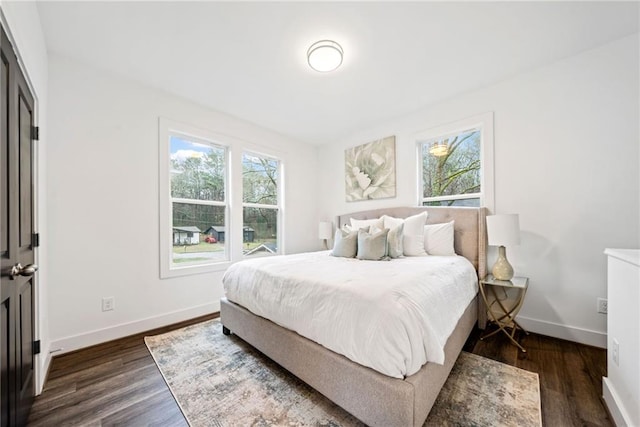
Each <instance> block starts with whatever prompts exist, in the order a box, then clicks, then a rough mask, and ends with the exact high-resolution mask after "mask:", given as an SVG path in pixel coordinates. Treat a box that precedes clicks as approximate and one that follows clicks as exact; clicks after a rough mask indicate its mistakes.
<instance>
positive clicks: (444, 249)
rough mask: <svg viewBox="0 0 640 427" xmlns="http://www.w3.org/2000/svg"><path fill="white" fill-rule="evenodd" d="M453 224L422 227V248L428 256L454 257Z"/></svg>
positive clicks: (446, 223)
mask: <svg viewBox="0 0 640 427" xmlns="http://www.w3.org/2000/svg"><path fill="white" fill-rule="evenodd" d="M453 223H454V221H451V222H445V223H442V224H429V225H425V226H424V248H425V250H426V251H427V253H428V254H429V255H455V254H456V252H455V250H454V249H453Z"/></svg>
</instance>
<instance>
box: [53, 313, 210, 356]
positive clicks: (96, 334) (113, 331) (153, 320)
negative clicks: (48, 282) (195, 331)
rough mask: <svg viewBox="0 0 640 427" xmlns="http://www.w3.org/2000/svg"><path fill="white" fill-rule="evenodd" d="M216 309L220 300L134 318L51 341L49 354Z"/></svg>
mask: <svg viewBox="0 0 640 427" xmlns="http://www.w3.org/2000/svg"><path fill="white" fill-rule="evenodd" d="M218 311H220V301H215V302H211V303H207V304H203V305H199V306H196V307H190V308H187V309H184V310H178V311H173V312H170V313H164V314H161V315H158V316H154V317H148V318H146V319H140V320H135V321H133V322H128V323H122V324H120V325H115V326H111V327H108V328H104V329H97V330H94V331H90V332H86V333H83V334H79V335H73V336H70V337H65V338H60V339H57V340H54V341H52V342H51V345H50V347H49V348H50V352H49V354H50V355H51V354H52V355H54V356H55V355H58V354H64V353H68V352H70V351H74V350H79V349H81V348H85V347H90V346H92V345H96V344H100V343H103V342H107V341H112V340H115V339H118V338H123V337H126V336H129V335H134V334H139V333H141V332H145V331H149V330H151V329H155V328H160V327H163V326H167V325H171V324H173V323H178V322H182V321H184V320H189V319H193V318H194V317H199V316H204V315H206V314H211V313H215V312H218Z"/></svg>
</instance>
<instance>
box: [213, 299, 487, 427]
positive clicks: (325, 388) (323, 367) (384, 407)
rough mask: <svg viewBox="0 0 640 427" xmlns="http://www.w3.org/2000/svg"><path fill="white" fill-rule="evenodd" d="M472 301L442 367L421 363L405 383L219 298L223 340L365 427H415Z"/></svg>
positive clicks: (467, 321)
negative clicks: (240, 343)
mask: <svg viewBox="0 0 640 427" xmlns="http://www.w3.org/2000/svg"><path fill="white" fill-rule="evenodd" d="M477 299H478V298H477V296H476V298H475V299H474V300H473V301H471V303H470V304H469V305H468V306H467V308H466V310H465V312H464V314H463V315H462V317H461V318H460V320H459V321H458V324H457V326H456V328H455V330H454V331H453V333H452V334H451V336H450V337H449V339H448V340H447V344H446V346H445V363H444V365H438V364H435V363H427V364H425V365H424V366H423V367H422V368H421V369H420V370H419V371H418V372H417V373H415V374H413V375H411V376H410V377H406V378H405V379H398V378H391V377H388V376H386V375H383V374H381V373H379V372H377V371H374V370H373V369H370V368H366V367H364V366H362V365H359V364H357V363H355V362H352V361H351V360H349V359H347V358H346V357H344V356H342V355H339V354H337V353H334V352H332V351H331V350H328V349H327V348H325V347H323V346H321V345H319V344H317V343H315V342H313V341H311V340H308V339H306V338H304V337H302V336H301V335H298V334H297V333H295V332H293V331H291V330H289V329H286V328H283V327H281V326H278V325H276V324H275V323H273V322H271V321H269V320H267V319H265V318H262V317H260V316H256V315H255V314H253V313H251V312H250V311H248V310H246V309H245V308H243V307H241V306H239V305H237V304H234V303H233V302H230V301H228V300H227V299H226V298H222V300H221V301H220V304H221V306H220V315H221V319H222V321H223V322H224V326H223V333H225V335H226V334H227V333H228V332H230V331H233V333H234V334H236V335H237V336H238V337H240V338H242V339H243V340H244V341H246V342H247V343H249V344H251V345H252V346H253V347H255V348H256V349H257V350H259V351H260V352H262V353H264V354H265V355H267V356H268V357H269V358H271V359H272V360H273V361H275V362H276V363H277V364H279V365H280V366H282V367H283V368H285V369H287V370H288V371H289V372H291V373H292V374H293V375H295V376H296V377H298V378H300V379H301V380H302V381H304V382H305V383H307V384H308V385H310V386H311V387H313V388H314V389H315V390H317V391H318V392H320V393H322V394H323V395H324V396H326V397H327V398H328V399H330V400H331V401H333V402H334V403H335V404H337V405H338V406H340V407H342V408H344V409H345V410H346V411H348V412H350V413H351V414H352V415H354V416H355V417H356V418H358V419H360V420H361V421H362V422H364V423H365V424H367V425H369V426H385V427H393V426H398V427H400V426H402V427H407V426H415V427H419V426H422V425H423V424H424V421H425V420H426V419H427V416H428V415H429V411H430V410H431V407H432V406H433V404H434V402H435V400H436V397H437V396H438V393H439V392H440V389H441V388H442V385H443V384H444V383H445V381H446V379H447V377H448V376H449V372H450V371H451V368H452V367H453V364H454V363H455V361H456V359H457V357H458V354H459V353H460V351H461V350H462V347H463V345H464V343H465V341H466V340H467V338H468V336H469V334H470V333H471V331H472V330H473V327H474V325H475V324H476V321H477V314H478V312H477V307H478V302H477V301H476V300H477Z"/></svg>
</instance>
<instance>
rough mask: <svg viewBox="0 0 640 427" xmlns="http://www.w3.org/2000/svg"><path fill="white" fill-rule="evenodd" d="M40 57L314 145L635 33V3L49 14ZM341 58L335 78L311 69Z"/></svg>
mask: <svg viewBox="0 0 640 427" xmlns="http://www.w3.org/2000/svg"><path fill="white" fill-rule="evenodd" d="M38 9H39V13H40V19H41V21H42V26H43V30H44V34H45V38H46V43H47V48H48V50H49V52H54V53H58V54H62V55H64V56H67V57H71V58H74V59H77V60H80V61H82V62H85V63H88V64H91V65H93V66H95V67H99V68H102V69H106V70H109V71H112V72H115V73H117V74H119V75H122V76H126V77H128V78H131V79H134V80H136V81H139V82H142V83H144V84H146V85H150V86H153V87H157V88H161V89H163V90H165V91H168V92H170V93H173V94H175V95H178V96H181V97H184V98H187V99H190V100H193V101H195V102H197V103H199V104H202V105H205V106H208V107H210V108H212V109H214V110H217V111H221V112H224V113H227V114H231V115H233V116H237V117H240V118H242V119H245V120H248V121H251V122H254V123H256V124H258V125H261V126H263V127H266V128H269V129H272V130H275V131H277V132H279V133H281V134H284V135H287V136H290V137H292V138H295V139H297V140H299V141H303V142H308V143H313V144H322V143H330V142H333V141H336V140H340V139H343V138H346V137H348V136H349V135H350V134H352V133H354V132H357V131H359V130H362V129H366V128H367V127H370V126H372V125H374V124H376V123H378V122H380V121H382V120H388V119H391V118H394V117H399V116H403V115H406V114H409V113H411V112H414V111H416V110H418V109H420V108H423V107H427V106H429V105H433V104H435V103H437V102H439V101H442V100H444V99H447V98H451V97H453V96H455V95H457V94H460V93H463V92H466V91H469V90H473V89H476V88H480V87H484V86H487V85H490V84H492V83H495V82H498V81H500V80H503V79H505V78H509V77H511V76H513V75H515V74H518V73H522V72H525V71H527V70H531V69H533V68H536V67H539V66H542V65H545V64H548V63H550V62H553V61H556V60H558V59H561V58H564V57H567V56H571V55H574V54H576V53H578V52H581V51H584V50H587V49H590V48H593V47H596V46H600V45H602V44H605V43H607V42H610V41H613V40H616V39H618V38H621V37H624V36H627V35H630V34H633V33H637V32H638V15H639V12H638V11H639V4H638V3H636V2H626V3H614V2H566V3H559V2H491V3H489V2H486V3H485V2H466V3H456V2H419V3H400V2H373V3H364V2H355V3H346V2H331V3H330V2H296V3H268V2H257V3H246V2H221V3H215V2H149V1H147V2H55V1H47V2H41V3H39V4H38ZM325 38H329V39H333V40H335V41H337V42H339V43H340V44H341V45H342V47H343V49H344V62H343V64H342V66H341V68H339V69H338V70H337V71H336V72H333V73H325V74H321V73H317V72H315V71H313V70H312V69H311V68H310V67H309V66H308V64H307V63H306V50H307V49H308V47H309V46H310V45H311V44H312V43H313V42H315V41H317V40H321V39H325Z"/></svg>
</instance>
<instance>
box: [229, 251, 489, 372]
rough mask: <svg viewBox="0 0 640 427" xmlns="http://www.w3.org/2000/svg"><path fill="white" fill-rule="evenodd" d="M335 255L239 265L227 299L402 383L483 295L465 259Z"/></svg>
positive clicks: (436, 352) (432, 358) (440, 349)
mask: <svg viewBox="0 0 640 427" xmlns="http://www.w3.org/2000/svg"><path fill="white" fill-rule="evenodd" d="M329 254H330V251H322V252H311V253H303V254H296V255H284V256H274V257H264V258H256V259H250V260H245V261H241V262H239V263H236V264H234V265H232V266H231V267H230V268H229V269H228V270H227V272H226V273H225V275H224V278H223V284H224V289H225V294H226V296H227V298H228V299H229V300H230V301H232V302H234V303H236V304H239V305H241V306H243V307H245V308H246V309H248V310H249V311H251V312H253V313H254V314H256V315H258V316H262V317H265V318H267V319H269V320H271V321H272V322H274V323H276V324H278V325H280V326H283V327H285V328H287V329H290V330H293V331H295V332H297V333H298V334H300V335H302V336H304V337H306V338H308V339H311V340H313V341H315V342H317V343H319V344H321V345H323V346H324V347H326V348H328V349H330V350H332V351H334V352H336V353H339V354H342V355H344V356H346V357H347V358H349V359H351V360H352V361H354V362H356V363H359V364H361V365H364V366H367V367H370V368H372V369H375V370H376V371H378V372H381V373H383V374H385V375H388V376H391V377H395V378H403V377H405V376H409V375H412V374H414V373H415V372H417V371H418V370H419V369H420V367H421V366H422V365H424V364H425V363H426V362H427V361H429V362H434V363H439V364H442V363H443V362H444V346H445V344H446V342H447V339H448V337H449V335H451V333H452V332H453V330H454V328H455V326H456V324H457V322H458V320H459V319H460V317H461V316H462V314H463V313H464V310H465V309H466V307H467V306H468V305H469V303H470V302H471V300H472V299H473V298H474V297H475V295H476V294H477V292H478V280H477V275H476V271H475V269H474V268H473V265H472V264H471V263H470V262H469V261H468V260H467V259H465V258H463V257H461V256H424V257H405V258H399V259H393V260H391V261H361V260H358V259H354V258H337V257H333V256H330V255H329Z"/></svg>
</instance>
